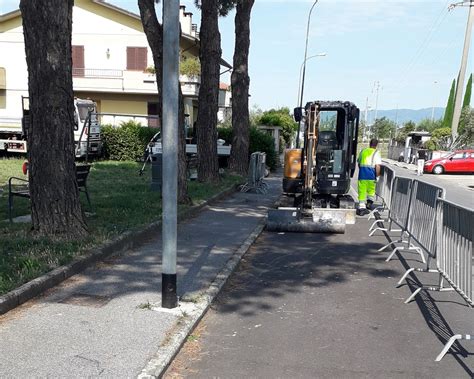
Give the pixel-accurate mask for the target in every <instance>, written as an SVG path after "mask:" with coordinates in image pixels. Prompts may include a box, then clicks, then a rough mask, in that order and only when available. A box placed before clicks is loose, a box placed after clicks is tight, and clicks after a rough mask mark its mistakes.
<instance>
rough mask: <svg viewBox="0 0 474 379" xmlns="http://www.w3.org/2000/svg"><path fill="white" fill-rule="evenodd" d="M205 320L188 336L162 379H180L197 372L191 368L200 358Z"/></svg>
mask: <svg viewBox="0 0 474 379" xmlns="http://www.w3.org/2000/svg"><path fill="white" fill-rule="evenodd" d="M206 318H207V316H205V317H204V319H203V320H202V321H201V322H200V323H199V325H198V326H197V327H196V328H195V329H194V330H193V332H192V333H191V334H190V335H189V336H188V338H187V339H186V342H185V343H184V345H183V347H182V348H181V350H180V351H179V353H178V355H177V356H176V358H175V359H174V360H173V362H172V363H171V365H170V366H169V367H168V369H167V370H166V372H165V373H164V375H163V378H165V379H181V378H185V377H186V376H187V375H189V374H196V373H197V370H193V369H191V366H192V365H193V363H194V362H196V361H199V360H200V359H201V356H202V345H201V339H202V337H203V335H204V334H205V333H206V322H205V319H206Z"/></svg>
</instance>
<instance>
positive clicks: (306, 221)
mask: <svg viewBox="0 0 474 379" xmlns="http://www.w3.org/2000/svg"><path fill="white" fill-rule="evenodd" d="M359 116H360V110H359V108H357V107H356V106H355V105H354V104H353V103H351V102H348V101H346V102H342V101H314V102H309V103H307V104H306V106H305V108H304V109H302V108H295V110H294V117H295V121H296V122H301V121H303V122H304V131H303V132H304V133H303V135H304V140H303V147H302V148H296V149H287V150H285V161H284V177H283V193H282V196H281V197H280V199H279V207H278V208H277V209H271V210H269V212H268V220H267V230H269V231H276V232H303V233H305V232H308V233H318V232H319V233H344V232H345V227H346V224H354V223H355V202H354V199H353V198H352V197H351V196H350V195H349V194H348V192H349V189H350V182H351V178H352V176H353V175H354V171H355V167H356V154H357V135H358V129H359ZM297 138H299V136H297Z"/></svg>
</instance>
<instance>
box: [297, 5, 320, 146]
mask: <svg viewBox="0 0 474 379" xmlns="http://www.w3.org/2000/svg"><path fill="white" fill-rule="evenodd" d="M317 3H318V0H315V1H314V3H313V5H312V6H311V9H310V10H309V14H308V24H307V26H306V43H305V48H304V60H303V76H302V79H301V91H300V104H299V106H300V108H303V94H304V78H305V75H306V60H307V55H308V39H309V25H310V23H311V13H312V12H313V8H314V7H315V5H316V4H317ZM300 129H301V121H300V122H299V123H298V133H297V134H296V148H297V149H298V148H299V147H300V138H299V136H300Z"/></svg>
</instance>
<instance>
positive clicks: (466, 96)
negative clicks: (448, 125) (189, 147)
mask: <svg viewBox="0 0 474 379" xmlns="http://www.w3.org/2000/svg"><path fill="white" fill-rule="evenodd" d="M471 93H472V74H471V75H470V76H469V80H468V81H467V85H466V92H464V101H463V103H462V108H463V109H464V108H465V107H468V106H469V105H470V104H471Z"/></svg>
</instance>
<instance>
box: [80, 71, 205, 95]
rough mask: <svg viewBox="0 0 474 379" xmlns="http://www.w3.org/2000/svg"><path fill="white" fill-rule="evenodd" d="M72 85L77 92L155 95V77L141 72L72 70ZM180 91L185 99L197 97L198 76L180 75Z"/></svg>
mask: <svg viewBox="0 0 474 379" xmlns="http://www.w3.org/2000/svg"><path fill="white" fill-rule="evenodd" d="M72 74H73V85H74V90H77V91H93V92H109V93H117V92H120V93H143V94H155V93H156V91H157V87H156V77H155V75H154V74H149V73H147V72H142V71H126V70H111V69H92V68H73V72H72ZM179 80H180V82H181V89H182V91H183V95H184V96H187V97H197V96H198V94H199V86H200V83H201V80H200V78H199V76H186V75H180V77H179Z"/></svg>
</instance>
